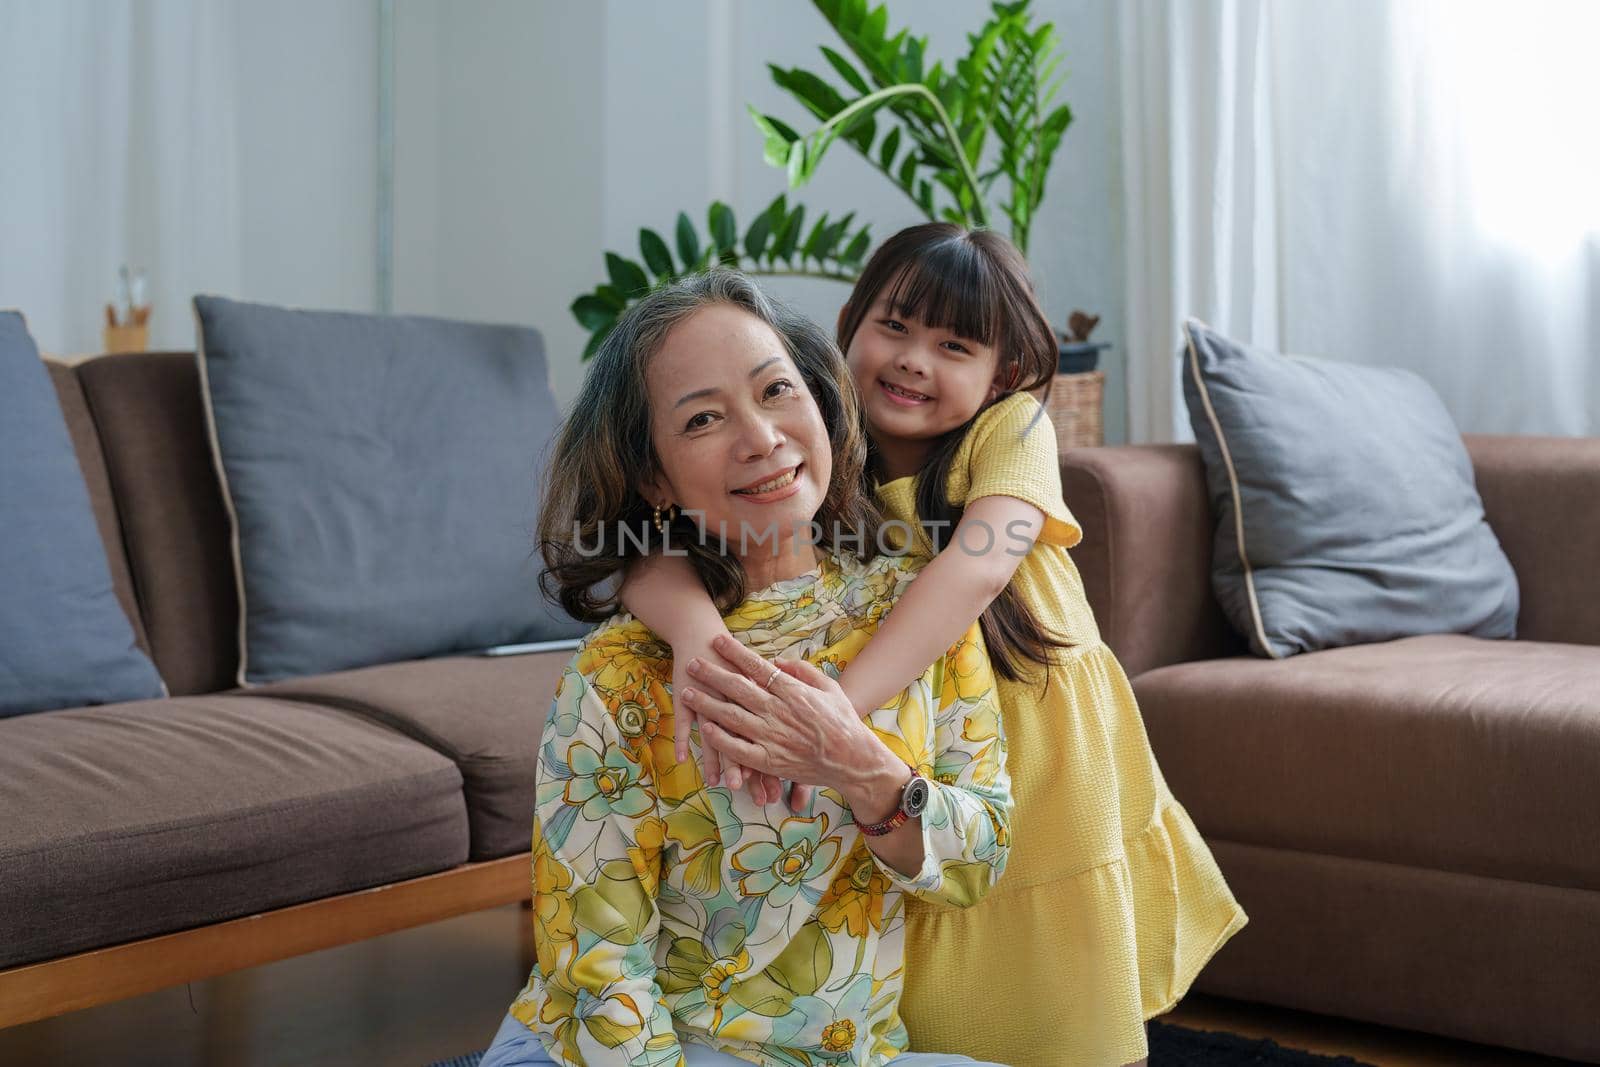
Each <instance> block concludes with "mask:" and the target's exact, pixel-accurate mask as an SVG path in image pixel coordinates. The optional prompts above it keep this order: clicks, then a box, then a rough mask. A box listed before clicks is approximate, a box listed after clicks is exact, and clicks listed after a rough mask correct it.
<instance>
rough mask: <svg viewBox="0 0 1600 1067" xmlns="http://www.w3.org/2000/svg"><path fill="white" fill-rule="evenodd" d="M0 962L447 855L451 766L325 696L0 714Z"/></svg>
mask: <svg viewBox="0 0 1600 1067" xmlns="http://www.w3.org/2000/svg"><path fill="white" fill-rule="evenodd" d="M0 811H3V812H5V818H4V819H0V872H3V876H0V967H6V966H13V965H16V964H22V963H27V962H29V961H32V960H40V959H46V958H53V957H56V956H61V955H65V954H68V953H73V952H80V951H83V950H87V949H92V948H96V947H99V946H103V945H110V944H115V943H118V942H122V941H128V940H131V939H135V938H141V937H148V936H152V935H155V934H162V933H168V932H171V931H175V930H180V929H185V928H188V927H193V926H201V925H205V924H207V923H213V922H220V921H222V920H225V919H231V918H236V917H238V916H241V915H250V914H254V913H256V912H259V911H263V910H266V909H269V908H278V907H284V906H286V905H290V904H296V903H300V902H303V901H308V900H315V899H319V898H321V897H326V896H330V895H333V894H336V893H344V892H348V891H351V890H356V889H362V888H365V887H369V886H374V885H381V884H384V883H387V882H392V881H395V880H396V879H402V878H409V877H413V876H417V875H423V874H428V873H431V872H434V871H441V870H446V869H448V868H450V867H453V866H455V865H457V864H459V863H461V862H462V861H464V860H465V859H466V856H467V820H466V810H465V805H464V803H463V800H462V795H461V775H460V773H459V772H458V771H457V770H456V768H455V766H454V765H453V764H452V763H451V762H450V761H449V760H447V759H445V758H444V757H443V756H440V755H439V754H438V753H436V752H433V751H432V750H430V749H428V748H427V747H426V746H424V745H419V744H417V743H416V742H414V741H411V740H409V739H407V738H405V737H403V736H401V735H400V734H398V733H395V732H394V731H393V730H389V729H387V728H385V727H382V726H379V725H377V724H375V723H371V722H366V721H363V720H362V719H360V718H358V717H356V716H351V715H346V714H343V713H341V712H339V711H336V710H334V709H330V708H322V707H311V706H306V705H300V704H291V703H285V702H280V701H269V700H260V699H256V698H253V697H245V696H209V697H185V698H175V699H171V700H156V701H142V702H138V703H131V704H121V705H115V706H110V707H102V708H80V709H73V710H70V711H57V712H51V713H49V714H45V715H27V716H21V717H18V718H13V719H5V720H0Z"/></svg>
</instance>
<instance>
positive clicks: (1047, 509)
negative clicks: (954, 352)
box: [948, 393, 1083, 548]
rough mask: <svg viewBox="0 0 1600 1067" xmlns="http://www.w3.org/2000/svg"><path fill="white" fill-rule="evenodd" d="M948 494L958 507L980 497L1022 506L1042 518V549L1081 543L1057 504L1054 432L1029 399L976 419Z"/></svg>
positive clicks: (1013, 399)
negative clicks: (1003, 499)
mask: <svg viewBox="0 0 1600 1067" xmlns="http://www.w3.org/2000/svg"><path fill="white" fill-rule="evenodd" d="M963 461H965V462H963ZM948 489H949V494H950V499H951V500H953V501H960V502H961V506H963V507H967V506H970V505H971V504H972V502H973V501H974V500H981V499H982V498H984V497H986V496H1010V497H1015V498H1017V499H1018V500H1026V501H1027V502H1028V503H1030V504H1032V505H1033V506H1034V507H1036V508H1038V509H1039V510H1040V511H1042V512H1044V515H1045V524H1044V531H1043V532H1042V533H1041V534H1040V537H1039V539H1040V540H1041V541H1043V542H1045V543H1046V544H1053V545H1060V546H1061V547H1062V548H1072V547H1073V546H1074V545H1076V544H1077V543H1078V542H1079V541H1081V540H1082V539H1083V531H1082V529H1081V528H1080V527H1079V526H1078V520H1077V519H1075V518H1073V516H1072V512H1070V511H1069V510H1067V505H1066V501H1065V500H1064V499H1063V498H1062V492H1061V459H1060V456H1059V454H1058V453H1057V450H1056V431H1055V426H1054V424H1052V423H1051V421H1050V418H1049V416H1048V415H1047V414H1046V413H1045V410H1044V408H1043V407H1041V406H1040V404H1039V402H1038V401H1037V400H1035V399H1034V398H1033V395H1032V394H1031V393H1012V394H1011V395H1010V396H1008V397H1006V398H1005V399H1003V400H1000V401H998V402H996V403H995V404H993V405H992V406H990V407H989V409H988V410H986V411H984V412H983V414H981V415H979V416H978V419H977V421H976V422H975V423H973V426H972V429H971V430H969V431H968V432H967V439H966V440H965V441H964V442H962V446H961V450H960V451H959V452H958V453H957V454H956V459H955V463H954V464H952V466H951V471H950V483H949V486H948Z"/></svg>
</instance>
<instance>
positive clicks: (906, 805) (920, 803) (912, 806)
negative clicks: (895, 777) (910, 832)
mask: <svg viewBox="0 0 1600 1067" xmlns="http://www.w3.org/2000/svg"><path fill="white" fill-rule="evenodd" d="M928 792H929V791H928V780H927V779H926V778H922V777H920V776H919V777H916V778H913V779H911V781H910V783H909V784H907V785H906V793H905V797H904V798H903V799H902V800H901V802H900V806H901V808H903V809H904V810H905V813H906V814H907V815H909V816H910V817H911V818H913V819H914V818H916V817H917V816H918V815H921V814H922V809H923V808H925V807H927V806H928Z"/></svg>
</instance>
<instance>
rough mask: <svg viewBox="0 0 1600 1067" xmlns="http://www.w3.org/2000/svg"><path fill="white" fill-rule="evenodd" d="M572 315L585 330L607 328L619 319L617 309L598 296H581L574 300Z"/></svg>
mask: <svg viewBox="0 0 1600 1067" xmlns="http://www.w3.org/2000/svg"><path fill="white" fill-rule="evenodd" d="M572 317H573V318H575V319H577V320H578V325H580V326H582V327H583V328H584V329H585V330H605V329H607V328H608V327H610V326H611V324H612V323H614V322H616V321H617V313H616V310H615V309H613V308H612V307H611V305H610V304H607V303H606V302H605V301H604V300H601V299H600V298H599V297H597V296H592V295H585V296H580V297H578V299H576V300H574V301H573V302H572Z"/></svg>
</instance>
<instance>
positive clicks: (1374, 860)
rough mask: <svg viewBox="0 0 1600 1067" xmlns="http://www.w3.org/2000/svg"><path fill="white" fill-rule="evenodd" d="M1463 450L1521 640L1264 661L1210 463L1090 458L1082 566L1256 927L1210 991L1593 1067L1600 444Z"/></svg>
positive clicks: (1162, 455) (1182, 453) (1598, 930)
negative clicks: (1224, 571) (1228, 576)
mask: <svg viewBox="0 0 1600 1067" xmlns="http://www.w3.org/2000/svg"><path fill="white" fill-rule="evenodd" d="M1466 442H1467V447H1468V451H1469V452H1470V454H1471V457H1472V461H1473V465H1474V467H1475V470H1476V478H1477V483H1478V489H1479V492H1480V494H1481V495H1482V497H1483V501H1484V505H1485V508H1486V510H1487V513H1488V519H1489V524H1490V525H1491V526H1492V527H1493V529H1494V531H1495V533H1496V534H1497V535H1498V537H1499V539H1500V542H1501V544H1502V545H1503V547H1504V548H1505V551H1506V555H1507V556H1508V557H1509V558H1510V561H1511V564H1512V566H1513V568H1514V569H1515V570H1516V573H1517V577H1518V581H1519V584H1520V587H1521V594H1522V596H1521V605H1522V606H1521V615H1520V619H1519V624H1518V639H1517V640H1515V641H1485V640H1480V639H1476V638H1470V637H1459V636H1450V635H1437V636H1426V637H1415V638H1409V639H1406V640H1400V641H1392V642H1387V643H1383V644H1373V645H1365V646H1358V647H1351V648H1342V649H1333V650H1328V651H1323V652H1315V653H1310V654H1306V655H1300V656H1295V657H1292V658H1289V659H1286V660H1281V661H1271V660H1265V659H1258V658H1255V657H1253V656H1250V655H1249V654H1248V653H1247V652H1246V651H1245V645H1244V642H1243V641H1242V640H1241V639H1239V638H1238V637H1237V636H1236V635H1235V633H1234V632H1233V631H1232V629H1231V628H1230V627H1229V625H1228V623H1227V622H1226V621H1225V620H1224V618H1223V616H1222V613H1221V609H1220V608H1219V607H1218V605H1217V603H1216V601H1215V600H1214V598H1213V597H1212V593H1211V584H1210V559H1211V545H1212V536H1213V520H1212V515H1211V509H1210V505H1209V502H1208V500H1207V494H1206V483H1205V475H1204V470H1203V467H1202V465H1201V461H1200V455H1199V452H1198V451H1197V450H1196V449H1195V448H1194V447H1192V446H1137V447H1128V448H1103V449H1085V450H1079V451H1075V452H1072V453H1070V454H1069V455H1068V457H1067V460H1066V462H1065V463H1064V464H1063V472H1062V473H1063V485H1064V491H1065V495H1066V497H1067V500H1068V502H1069V503H1070V505H1071V506H1072V508H1073V509H1074V512H1075V514H1076V515H1077V517H1078V518H1079V520H1080V521H1081V522H1082V523H1083V526H1084V539H1083V544H1082V546H1081V547H1080V548H1079V549H1077V550H1075V551H1074V556H1075V558H1076V559H1077V562H1078V566H1079V568H1080V569H1081V570H1082V572H1083V576H1084V582H1085V585H1086V588H1087V589H1088V592H1089V597H1090V600H1091V602H1092V603H1093V605H1094V608H1095V612H1096V615H1097V617H1098V618H1099V621H1100V625H1101V630H1102V632H1103V634H1104V635H1105V637H1106V640H1107V641H1108V642H1109V643H1110V645H1111V646H1112V648H1113V649H1114V650H1115V651H1116V652H1117V655H1118V657H1119V658H1120V659H1121V661H1122V663H1123V664H1124V666H1125V667H1126V669H1127V671H1128V674H1129V675H1130V676H1131V677H1132V678H1133V685H1134V689H1135V691H1136V692H1137V694H1138V697H1139V701H1140V707H1141V709H1142V711H1143V714H1144V719H1145V724H1146V728H1147V729H1148V731H1149V735H1150V741H1151V744H1152V746H1153V747H1154V749H1155V752H1156V756H1157V758H1158V759H1159V760H1160V763H1161V766H1162V769H1163V771H1164V772H1165V774H1166V777H1167V780H1168V782H1169V784H1170V785H1171V787H1172V789H1173V792H1174V793H1175V795H1176V796H1177V797H1178V799H1179V800H1180V801H1181V802H1182V803H1183V804H1184V806H1185V807H1186V808H1187V809H1188V810H1189V812H1190V814H1191V815H1192V816H1193V817H1194V820H1195V822H1196V824H1197V825H1198V826H1199V828H1200V830H1201V832H1202V834H1204V836H1205V837H1206V839H1207V841H1208V842H1209V843H1210V845H1211V847H1212V850H1213V851H1214V853H1215V855H1216V857H1217V861H1218V863H1219V864H1220V865H1221V867H1222V870H1223V872H1224V874H1225V875H1226V876H1227V878H1228V881H1229V884H1230V885H1231V886H1232V888H1233V890H1234V893H1235V894H1236V895H1237V897H1238V899H1239V902H1240V903H1241V904H1242V905H1243V907H1244V909H1245V911H1246V912H1248V913H1249V916H1250V923H1249V925H1248V926H1247V927H1246V928H1245V929H1244V930H1243V931H1241V932H1240V933H1239V934H1238V935H1236V936H1235V937H1234V938H1233V939H1232V940H1231V941H1230V942H1229V943H1228V944H1227V945H1226V946H1224V947H1223V949H1222V950H1221V951H1220V952H1219V953H1218V955H1217V956H1216V957H1215V958H1214V959H1213V961H1212V962H1211V964H1210V966H1208V967H1207V968H1206V970H1205V971H1204V972H1203V973H1202V974H1201V976H1200V979H1199V981H1198V984H1197V988H1198V989H1200V990H1203V991H1206V992H1211V993H1216V994H1220V995H1225V996H1230V997H1237V998H1240V999H1244V1000H1249V1001H1256V1002H1261V1003H1269V1004H1277V1005H1282V1006H1286V1007H1291V1008H1299V1009H1304V1010H1308V1011H1313V1012H1319V1013H1323V1014H1329V1015H1339V1016H1346V1017H1349V1018H1353V1019H1362V1020H1368V1021H1373V1022H1378V1023H1384V1024H1388V1025H1393V1026H1400V1027H1406V1028H1411V1029H1416V1030H1423V1031H1429V1032H1433V1033H1438V1034H1446V1035H1451V1036H1455V1037H1460V1038H1466V1039H1470V1040H1475V1041H1481V1042H1486V1043H1490V1044H1496V1045H1505V1046H1509V1047H1513V1048H1519V1049H1526V1050H1531V1051H1535V1052H1542V1053H1546V1054H1550V1055H1559V1056H1567V1057H1573V1058H1578V1059H1585V1060H1600V647H1597V646H1600V439H1576V438H1532V437H1473V436H1469V437H1467V438H1466Z"/></svg>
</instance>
